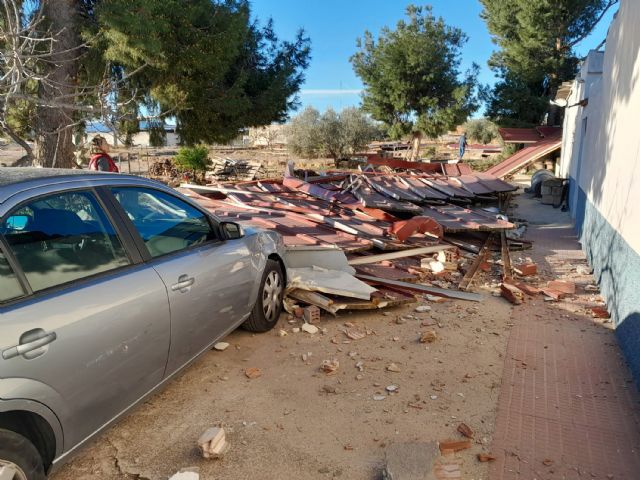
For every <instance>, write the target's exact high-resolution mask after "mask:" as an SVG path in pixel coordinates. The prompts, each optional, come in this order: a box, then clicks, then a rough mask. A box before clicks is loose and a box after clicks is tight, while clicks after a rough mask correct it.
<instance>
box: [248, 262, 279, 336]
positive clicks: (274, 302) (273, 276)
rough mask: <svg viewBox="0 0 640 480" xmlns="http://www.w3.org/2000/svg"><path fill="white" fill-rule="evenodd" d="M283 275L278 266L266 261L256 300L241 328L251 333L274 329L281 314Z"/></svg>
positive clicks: (276, 263) (275, 263)
mask: <svg viewBox="0 0 640 480" xmlns="http://www.w3.org/2000/svg"><path fill="white" fill-rule="evenodd" d="M284 287H285V284H284V274H283V272H282V268H281V267H280V264H279V263H278V262H276V261H275V260H267V265H266V267H265V269H264V273H263V274H262V281H261V282H260V293H259V295H258V300H257V301H256V304H255V305H254V307H253V310H252V311H251V315H250V316H249V318H248V319H247V320H246V321H245V322H244V325H243V327H244V328H245V329H247V330H249V331H251V332H267V331H269V330H271V329H272V328H273V327H275V325H276V323H278V318H280V313H281V312H282V299H283V297H284Z"/></svg>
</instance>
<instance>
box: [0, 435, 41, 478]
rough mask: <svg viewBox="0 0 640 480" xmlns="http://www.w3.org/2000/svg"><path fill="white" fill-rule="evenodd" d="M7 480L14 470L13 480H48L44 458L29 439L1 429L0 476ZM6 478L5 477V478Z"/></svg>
mask: <svg viewBox="0 0 640 480" xmlns="http://www.w3.org/2000/svg"><path fill="white" fill-rule="evenodd" d="M3 469H5V470H4V473H5V474H6V475H7V478H11V477H10V476H9V475H8V471H11V470H13V471H14V476H13V479H12V480H46V478H47V477H46V475H45V473H44V466H43V465H42V457H41V456H40V453H39V452H38V450H37V449H36V447H34V446H33V443H31V442H30V441H29V440H28V439H27V438H25V437H23V436H22V435H19V434H17V433H15V432H12V431H11V430H4V429H2V428H0V476H2V473H3ZM3 478H4V477H3Z"/></svg>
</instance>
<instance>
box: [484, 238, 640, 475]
mask: <svg viewBox="0 0 640 480" xmlns="http://www.w3.org/2000/svg"><path fill="white" fill-rule="evenodd" d="M528 238H531V239H533V240H534V241H535V243H534V250H533V251H531V253H529V252H527V254H529V255H531V256H532V257H533V259H534V260H535V261H536V262H538V266H539V267H542V270H543V272H546V273H547V274H548V275H549V274H554V273H555V274H556V275H558V276H564V275H568V272H569V271H570V270H571V264H574V265H575V263H576V262H582V263H584V256H583V255H582V252H581V251H580V249H579V248H580V246H579V244H578V243H577V240H576V239H575V237H574V236H573V234H572V232H571V229H570V228H562V227H556V228H545V227H532V228H531V230H530V233H529V235H528ZM588 280H589V279H587V281H588ZM578 289H579V292H578V294H579V296H580V290H581V289H580V284H579V283H578ZM581 296H582V297H583V298H579V299H577V300H576V299H574V301H576V303H578V304H580V303H582V304H584V303H585V302H586V303H588V300H589V298H588V297H589V294H585V293H582V295H581ZM570 301H571V300H570ZM572 310H573V311H572ZM513 323H514V327H513V328H512V330H511V334H510V337H509V341H508V346H507V353H506V356H505V368H504V376H503V380H502V388H501V392H500V398H499V401H498V411H497V420H496V432H495V435H494V442H493V445H492V453H493V454H494V455H496V457H497V460H496V461H495V462H493V463H492V465H491V467H490V477H489V478H490V479H491V480H516V479H517V480H533V479H537V480H552V479H563V480H564V479H567V480H572V479H576V480H577V479H580V480H584V479H615V480H622V479H624V480H640V395H639V394H638V390H637V388H636V386H635V384H634V383H633V381H632V380H631V375H630V373H629V371H628V368H627V366H626V364H625V363H624V360H623V358H622V354H621V352H620V350H619V348H618V346H617V343H616V340H615V337H614V334H613V331H612V330H611V329H610V328H607V326H606V325H605V324H603V323H602V321H601V320H594V319H593V318H590V317H588V316H587V315H585V314H584V313H583V311H581V310H580V309H579V308H578V309H576V308H574V309H571V308H563V305H562V304H549V303H547V302H544V301H543V299H542V298H541V297H538V298H536V299H534V300H529V301H528V302H526V303H525V304H524V305H520V306H516V307H514V310H513Z"/></svg>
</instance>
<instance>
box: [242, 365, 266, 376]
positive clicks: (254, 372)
mask: <svg viewBox="0 0 640 480" xmlns="http://www.w3.org/2000/svg"><path fill="white" fill-rule="evenodd" d="M244 374H245V376H246V377H247V378H258V377H259V376H261V375H262V370H260V369H259V368H255V367H251V368H247V369H246V370H245V371H244Z"/></svg>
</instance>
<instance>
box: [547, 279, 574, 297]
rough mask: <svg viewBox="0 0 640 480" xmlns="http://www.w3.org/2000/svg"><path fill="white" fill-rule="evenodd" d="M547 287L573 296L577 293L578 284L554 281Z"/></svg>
mask: <svg viewBox="0 0 640 480" xmlns="http://www.w3.org/2000/svg"><path fill="white" fill-rule="evenodd" d="M547 287H548V288H549V289H551V290H555V291H558V292H561V293H563V294H566V295H573V294H575V293H576V284H575V283H573V282H568V281H567V280H552V281H550V282H549V283H548V284H547Z"/></svg>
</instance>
